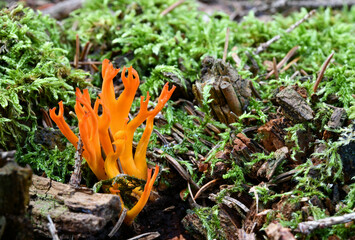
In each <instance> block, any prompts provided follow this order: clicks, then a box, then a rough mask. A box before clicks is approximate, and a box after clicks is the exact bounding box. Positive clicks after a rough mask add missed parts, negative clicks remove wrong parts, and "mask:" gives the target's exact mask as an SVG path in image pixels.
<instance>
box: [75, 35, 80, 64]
mask: <svg viewBox="0 0 355 240" xmlns="http://www.w3.org/2000/svg"><path fill="white" fill-rule="evenodd" d="M79 56H80V39H79V35H78V34H76V36H75V56H74V67H75V68H78V67H79V64H78V63H79Z"/></svg>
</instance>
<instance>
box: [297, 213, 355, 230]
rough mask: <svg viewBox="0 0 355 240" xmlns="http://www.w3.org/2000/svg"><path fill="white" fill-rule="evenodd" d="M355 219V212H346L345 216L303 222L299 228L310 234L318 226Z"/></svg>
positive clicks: (324, 226) (328, 225) (325, 226)
mask: <svg viewBox="0 0 355 240" xmlns="http://www.w3.org/2000/svg"><path fill="white" fill-rule="evenodd" d="M354 220H355V213H349V214H344V215H343V216H337V217H328V218H323V219H320V220H317V221H308V222H301V223H299V224H298V226H297V229H298V230H299V231H300V232H301V233H304V234H309V233H311V232H312V231H314V230H315V229H318V228H327V227H331V226H333V225H336V224H342V223H347V222H351V221H354Z"/></svg>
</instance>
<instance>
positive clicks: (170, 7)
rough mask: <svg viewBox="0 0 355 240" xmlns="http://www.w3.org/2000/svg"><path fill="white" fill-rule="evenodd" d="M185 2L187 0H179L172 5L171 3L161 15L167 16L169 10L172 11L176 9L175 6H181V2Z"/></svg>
mask: <svg viewBox="0 0 355 240" xmlns="http://www.w3.org/2000/svg"><path fill="white" fill-rule="evenodd" d="M184 2H185V0H179V1H177V2H175V3H173V4H172V5H170V6H169V7H168V8H167V9H165V10H164V11H162V12H161V14H160V16H165V15H166V14H168V13H169V12H171V11H172V10H174V9H175V8H177V7H178V6H180V5H181V4H183V3H184Z"/></svg>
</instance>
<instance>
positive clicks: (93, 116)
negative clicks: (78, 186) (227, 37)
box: [49, 59, 175, 223]
mask: <svg viewBox="0 0 355 240" xmlns="http://www.w3.org/2000/svg"><path fill="white" fill-rule="evenodd" d="M119 71H120V69H115V68H114V67H113V65H112V63H110V61H109V60H107V59H105V60H104V61H103V64H102V78H103V84H102V92H101V94H99V98H97V99H96V101H95V104H94V107H92V104H91V100H90V96H89V92H88V90H87V89H84V90H83V92H81V91H80V90H79V89H76V93H75V94H76V104H75V113H76V116H77V117H78V120H79V133H80V137H81V139H82V142H83V149H84V151H83V157H84V158H85V160H86V161H87V163H88V164H89V167H90V168H91V170H92V171H93V172H94V174H95V175H96V177H97V178H98V179H99V180H105V179H109V178H113V177H115V176H117V175H118V174H120V173H122V172H120V168H119V167H118V162H117V160H118V159H119V160H120V163H121V166H122V170H123V173H125V174H128V175H131V176H134V177H137V178H141V179H144V180H147V182H146V185H145V188H144V191H143V193H142V194H141V197H140V199H139V200H138V202H137V204H136V205H135V206H134V207H133V208H132V209H131V210H129V211H128V212H127V216H126V219H125V222H126V223H131V222H132V221H133V219H134V218H135V217H136V216H137V215H138V213H139V212H140V211H141V210H142V209H143V207H144V205H145V204H146V203H147V201H148V198H149V194H150V191H151V189H152V187H153V184H154V181H155V179H156V176H157V174H158V171H159V168H158V167H156V168H155V172H154V175H153V176H151V171H152V170H151V169H147V163H146V151H147V146H148V142H149V138H150V135H151V133H152V131H153V123H154V117H155V116H156V115H157V114H158V113H159V112H160V111H161V110H162V108H163V107H164V105H165V104H166V102H167V101H168V100H169V99H170V97H171V95H172V93H173V91H174V90H175V86H174V87H173V88H172V89H171V90H169V86H168V83H167V84H165V86H164V87H163V90H162V92H161V94H160V96H159V98H158V103H157V104H156V106H155V108H154V109H152V110H150V111H148V103H149V98H150V96H149V93H147V97H146V99H145V100H144V97H143V96H142V97H141V100H140V110H139V113H138V114H137V116H136V117H135V118H133V119H132V120H131V121H128V119H129V118H128V114H129V111H130V108H131V105H132V102H133V100H134V97H135V94H136V92H137V89H138V86H139V76H138V73H137V72H136V70H134V69H133V68H132V67H129V68H126V67H124V68H123V70H122V72H121V79H122V82H123V84H124V87H125V88H124V90H123V92H122V93H121V95H120V96H119V97H118V98H117V99H116V97H115V92H114V86H113V78H114V77H115V76H116V75H117V74H118V72H119ZM126 72H127V73H126ZM100 105H101V110H102V111H101V114H99V107H100ZM55 110H56V108H53V109H51V110H50V111H49V113H50V117H51V118H52V120H53V121H54V122H55V123H56V124H57V125H58V127H59V129H60V131H61V132H62V133H63V134H64V136H65V137H66V138H67V139H68V140H69V141H70V142H71V143H72V144H73V145H74V146H75V147H77V143H78V137H77V136H76V135H75V134H74V133H73V132H72V130H71V129H70V127H69V125H68V124H67V123H66V122H65V120H64V116H63V113H64V109H63V103H62V102H59V113H58V115H57V114H56V113H55ZM144 121H145V122H146V123H145V125H146V126H145V129H144V132H143V134H142V137H141V139H140V141H139V143H138V146H137V148H136V151H135V154H134V156H133V152H132V142H133V135H134V132H135V131H136V129H137V128H138V127H139V126H140V125H141V124H142V123H143V122H144ZM112 138H113V141H112ZM102 151H103V152H102ZM103 156H106V157H105V159H104V158H103ZM110 190H111V192H113V193H118V190H117V186H112V187H111V188H110Z"/></svg>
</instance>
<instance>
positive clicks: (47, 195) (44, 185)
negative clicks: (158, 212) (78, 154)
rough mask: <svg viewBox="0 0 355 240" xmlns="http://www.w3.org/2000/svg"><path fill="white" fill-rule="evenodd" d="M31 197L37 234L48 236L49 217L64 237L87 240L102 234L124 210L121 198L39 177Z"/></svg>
mask: <svg viewBox="0 0 355 240" xmlns="http://www.w3.org/2000/svg"><path fill="white" fill-rule="evenodd" d="M30 195H31V201H30V206H31V207H32V216H31V218H32V222H33V223H34V226H35V232H36V233H38V234H40V235H42V236H46V237H50V235H49V232H48V227H47V223H48V221H47V215H48V214H49V215H50V216H51V218H52V220H53V222H54V224H55V226H56V228H57V230H58V234H59V236H60V237H61V238H68V237H84V238H85V237H87V236H89V235H93V234H96V233H98V232H100V231H101V230H102V229H103V228H104V227H105V225H106V224H107V223H108V222H109V221H110V220H111V219H113V218H114V217H116V216H118V215H119V213H120V211H121V201H120V198H119V196H117V195H112V194H101V193H92V191H91V190H90V189H75V188H73V187H71V186H70V185H67V184H63V183H58V182H55V181H51V180H50V179H48V178H43V177H39V176H34V178H33V185H32V186H31V188H30Z"/></svg>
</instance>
